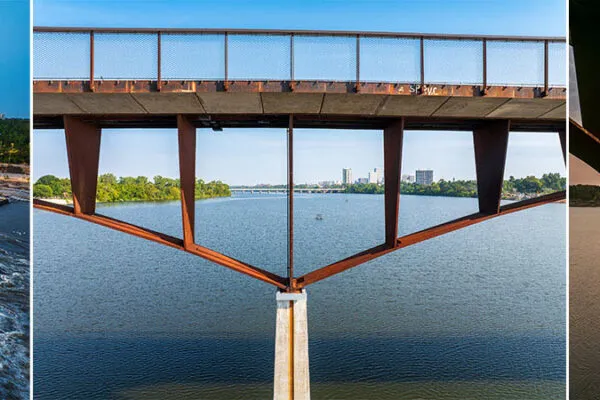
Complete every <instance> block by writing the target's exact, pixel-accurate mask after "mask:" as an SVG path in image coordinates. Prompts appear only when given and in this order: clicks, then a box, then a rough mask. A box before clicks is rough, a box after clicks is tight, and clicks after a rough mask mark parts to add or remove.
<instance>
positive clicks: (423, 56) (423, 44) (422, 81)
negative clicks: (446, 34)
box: [419, 36, 425, 94]
mask: <svg viewBox="0 0 600 400" xmlns="http://www.w3.org/2000/svg"><path fill="white" fill-rule="evenodd" d="M424 92H425V39H424V38H423V36H421V88H420V89H419V94H423V93H424Z"/></svg>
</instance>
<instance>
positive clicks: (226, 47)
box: [223, 32, 229, 90]
mask: <svg viewBox="0 0 600 400" xmlns="http://www.w3.org/2000/svg"><path fill="white" fill-rule="evenodd" d="M223 89H225V90H228V89H229V33H227V32H225V80H224V82H223Z"/></svg>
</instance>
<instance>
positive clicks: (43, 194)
mask: <svg viewBox="0 0 600 400" xmlns="http://www.w3.org/2000/svg"><path fill="white" fill-rule="evenodd" d="M228 196H231V191H230V190H229V185H227V184H225V183H223V182H221V181H211V182H204V181H203V180H202V179H198V180H197V181H196V186H195V197H196V199H208V198H212V197H228ZM33 197H35V198H43V199H51V198H55V199H70V198H72V192H71V181H70V179H68V178H58V177H56V176H54V175H45V176H42V177H41V178H40V179H38V180H37V181H36V182H35V183H34V185H33ZM180 198H181V192H180V185H179V179H172V178H165V177H162V176H155V177H154V178H153V180H152V181H150V180H149V179H148V178H147V177H145V176H138V177H136V178H134V177H129V176H126V177H119V178H117V177H116V176H115V175H114V174H104V175H100V176H99V177H98V188H97V190H96V200H97V201H99V202H104V203H113V202H121V201H167V200H179V199H180Z"/></svg>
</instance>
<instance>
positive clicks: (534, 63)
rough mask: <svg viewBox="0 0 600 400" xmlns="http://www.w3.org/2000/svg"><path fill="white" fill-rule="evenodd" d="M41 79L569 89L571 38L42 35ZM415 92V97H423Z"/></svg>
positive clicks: (36, 40)
mask: <svg viewBox="0 0 600 400" xmlns="http://www.w3.org/2000/svg"><path fill="white" fill-rule="evenodd" d="M33 49H34V61H33V65H34V79H35V80H65V81H66V80H70V81H73V80H79V81H89V82H90V87H93V84H94V82H95V81H101V80H150V81H156V82H158V87H159V89H160V85H161V83H162V82H163V81H223V82H228V81H290V82H294V81H328V82H332V81H333V82H350V83H354V84H356V86H357V88H358V85H359V84H360V83H367V82H378V83H379V82H385V83H404V84H406V83H410V84H414V85H415V86H416V87H419V85H420V87H425V86H426V85H430V84H437V85H439V84H448V85H477V86H481V87H483V88H485V87H488V86H528V87H532V86H533V87H540V88H543V90H544V91H545V92H546V91H547V90H548V89H549V88H551V87H565V86H566V79H567V70H566V43H565V39H564V38H556V37H554V38H551V37H500V36H469V35H420V34H404V33H375V32H331V31H276V30H268V31H259V30H216V29H187V30H185V29H183V30H181V29H180V30H174V29H164V30H156V29H95V28H47V27H46V28H42V27H37V28H34V35H33ZM415 90H416V89H415Z"/></svg>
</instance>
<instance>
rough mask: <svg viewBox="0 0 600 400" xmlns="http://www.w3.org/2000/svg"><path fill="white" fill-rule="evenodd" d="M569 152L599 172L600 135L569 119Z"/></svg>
mask: <svg viewBox="0 0 600 400" xmlns="http://www.w3.org/2000/svg"><path fill="white" fill-rule="evenodd" d="M569 153H571V154H573V155H574V156H575V157H577V158H579V159H580V160H581V161H583V162H585V163H586V164H587V165H589V166H590V167H592V168H594V169H595V170H596V171H598V172H600V137H599V136H596V135H594V134H593V133H592V132H590V131H589V130H587V129H585V128H584V127H583V126H581V125H579V124H578V123H577V122H576V121H574V120H573V119H570V120H569Z"/></svg>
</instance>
